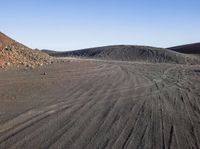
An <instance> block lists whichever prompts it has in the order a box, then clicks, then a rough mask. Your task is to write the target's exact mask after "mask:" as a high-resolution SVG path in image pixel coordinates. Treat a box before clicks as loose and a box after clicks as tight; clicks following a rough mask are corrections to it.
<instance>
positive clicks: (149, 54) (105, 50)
mask: <svg viewBox="0 0 200 149" xmlns="http://www.w3.org/2000/svg"><path fill="white" fill-rule="evenodd" d="M46 52H47V53H48V54H49V55H51V56H56V57H83V58H95V59H103V60H119V61H145V62H153V63H157V62H158V63H179V64H186V63H189V64H196V63H199V59H198V58H197V57H195V56H188V55H185V54H181V53H178V52H175V51H171V50H168V49H163V48H155V47H148V46H130V45H117V46H105V47H97V48H90V49H84V50H77V51H69V52H53V51H46Z"/></svg>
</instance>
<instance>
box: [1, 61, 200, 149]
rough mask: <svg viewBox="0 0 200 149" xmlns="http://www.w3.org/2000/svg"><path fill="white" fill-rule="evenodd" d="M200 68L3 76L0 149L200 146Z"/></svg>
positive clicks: (58, 66)
mask: <svg viewBox="0 0 200 149" xmlns="http://www.w3.org/2000/svg"><path fill="white" fill-rule="evenodd" d="M199 91H200V67H199V66H186V65H175V64H145V63H126V62H118V63H117V62H103V61H102V62H100V61H96V62H95V61H76V60H73V61H68V60H66V62H64V63H55V64H53V65H50V66H46V67H43V68H37V69H33V70H28V71H27V70H23V71H19V70H9V71H1V72H0V148H1V149H4V148H5V149H7V148H13V149H14V148H18V149H23V148H24V149H27V148H28V149H29V148H33V149H40V148H41V149H45V148H50V149H60V148H65V149H70V148H72V149H79V148H80V149H95V148H99V149H104V148H107V149H111V148H113V149H122V148H125V149H126V148H128V149H129V148H130V149H147V148H150V149H199V148H200V92H199Z"/></svg>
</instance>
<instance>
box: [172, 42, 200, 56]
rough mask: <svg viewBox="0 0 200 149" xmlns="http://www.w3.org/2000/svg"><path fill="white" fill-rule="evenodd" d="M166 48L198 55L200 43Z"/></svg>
mask: <svg viewBox="0 0 200 149" xmlns="http://www.w3.org/2000/svg"><path fill="white" fill-rule="evenodd" d="M168 49H170V50H173V51H176V52H180V53H185V54H199V55H200V43H193V44H187V45H181V46H176V47H170V48H168Z"/></svg>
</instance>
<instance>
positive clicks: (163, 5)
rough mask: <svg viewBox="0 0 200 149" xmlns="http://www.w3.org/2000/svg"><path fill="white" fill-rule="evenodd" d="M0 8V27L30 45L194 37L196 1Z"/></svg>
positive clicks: (83, 1) (165, 43)
mask: <svg viewBox="0 0 200 149" xmlns="http://www.w3.org/2000/svg"><path fill="white" fill-rule="evenodd" d="M0 8H1V9H0V31H2V32H3V33H5V34H7V35H9V36H10V37H12V38H14V39H15V40H17V41H19V42H21V43H23V44H25V45H27V46H29V47H31V48H40V49H43V48H45V49H54V50H75V49H82V48H88V47H96V46H105V45H115V44H129V45H131V44H136V45H150V46H157V47H170V46H174V45H179V44H187V43H194V42H200V9H199V8H200V1H199V0H98V1H97V0H0Z"/></svg>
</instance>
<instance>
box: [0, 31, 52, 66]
mask: <svg viewBox="0 0 200 149" xmlns="http://www.w3.org/2000/svg"><path fill="white" fill-rule="evenodd" d="M49 62H50V57H49V56H48V55H47V54H46V53H43V52H41V51H39V50H33V49H30V48H28V47H26V46H24V45H23V44H21V43H18V42H17V41H15V40H13V39H11V38H10V37H8V36H6V35H5V34H3V33H2V32H0V67H6V66H9V65H25V66H31V67H34V66H35V65H43V64H46V63H49Z"/></svg>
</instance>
